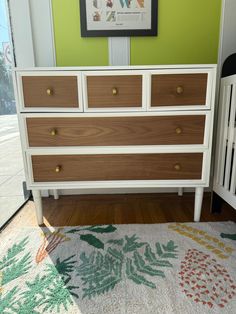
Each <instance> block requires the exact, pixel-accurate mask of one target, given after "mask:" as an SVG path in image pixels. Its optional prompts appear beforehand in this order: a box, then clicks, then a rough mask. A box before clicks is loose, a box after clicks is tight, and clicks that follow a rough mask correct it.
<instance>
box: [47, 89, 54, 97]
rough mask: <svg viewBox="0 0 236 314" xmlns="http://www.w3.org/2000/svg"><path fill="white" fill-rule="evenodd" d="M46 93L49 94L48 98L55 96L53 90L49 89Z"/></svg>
mask: <svg viewBox="0 0 236 314" xmlns="http://www.w3.org/2000/svg"><path fill="white" fill-rule="evenodd" d="M46 92H47V95H48V96H52V94H53V90H52V89H51V88H47V91H46Z"/></svg>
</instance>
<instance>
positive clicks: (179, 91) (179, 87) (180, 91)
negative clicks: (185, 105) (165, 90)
mask: <svg viewBox="0 0 236 314" xmlns="http://www.w3.org/2000/svg"><path fill="white" fill-rule="evenodd" d="M183 92H184V88H183V86H177V88H176V93H177V94H178V95H181V94H183Z"/></svg>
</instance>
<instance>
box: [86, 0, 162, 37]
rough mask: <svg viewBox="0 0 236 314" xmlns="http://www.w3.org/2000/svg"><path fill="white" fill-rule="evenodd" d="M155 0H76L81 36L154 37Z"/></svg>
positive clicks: (155, 28)
mask: <svg viewBox="0 0 236 314" xmlns="http://www.w3.org/2000/svg"><path fill="white" fill-rule="evenodd" d="M157 10H158V0H80V23H81V36H82V37H99V36H100V37H117V36H118V37H127V36H128V37H129V36H157V17H158V13H157Z"/></svg>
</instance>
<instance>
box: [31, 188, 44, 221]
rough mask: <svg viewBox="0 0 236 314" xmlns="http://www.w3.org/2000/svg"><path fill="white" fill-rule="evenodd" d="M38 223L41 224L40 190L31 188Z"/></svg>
mask: <svg viewBox="0 0 236 314" xmlns="http://www.w3.org/2000/svg"><path fill="white" fill-rule="evenodd" d="M32 194H33V198H34V204H35V211H36V217H37V222H38V225H42V224H43V206H42V197H41V193H40V190H32Z"/></svg>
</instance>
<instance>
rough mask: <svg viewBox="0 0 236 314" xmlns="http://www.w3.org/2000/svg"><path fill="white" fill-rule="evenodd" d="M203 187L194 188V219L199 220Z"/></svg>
mask: <svg viewBox="0 0 236 314" xmlns="http://www.w3.org/2000/svg"><path fill="white" fill-rule="evenodd" d="M203 192H204V188H203V187H197V188H196V189H195V204H194V221H195V222H198V221H200V217H201V210H202V199H203Z"/></svg>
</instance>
